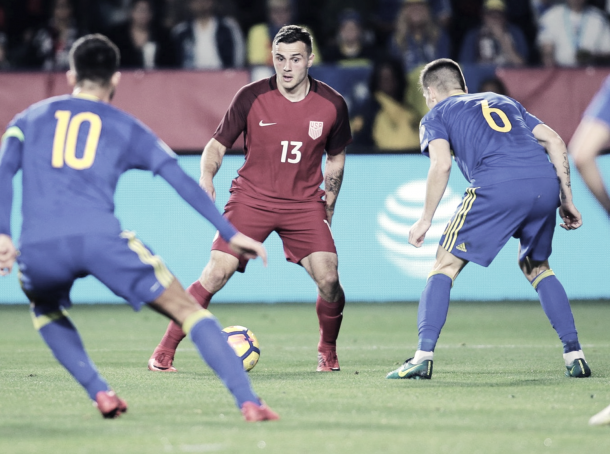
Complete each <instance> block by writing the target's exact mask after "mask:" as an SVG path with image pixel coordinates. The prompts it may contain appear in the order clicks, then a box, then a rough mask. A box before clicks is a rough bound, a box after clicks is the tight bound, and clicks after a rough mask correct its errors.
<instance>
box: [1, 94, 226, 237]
mask: <svg viewBox="0 0 610 454" xmlns="http://www.w3.org/2000/svg"><path fill="white" fill-rule="evenodd" d="M19 169H22V171H23V205H22V212H23V225H22V232H21V238H20V241H21V243H22V244H24V243H27V242H30V243H32V242H41V241H47V240H50V239H54V238H58V237H65V236H70V235H90V234H92V233H93V234H95V233H100V234H114V235H118V234H119V233H120V231H121V227H120V224H119V221H118V219H117V218H116V217H115V215H114V193H115V189H116V186H117V182H118V180H119V177H120V175H121V174H122V173H124V172H125V171H127V170H129V169H143V170H149V171H152V172H153V173H154V174H158V173H160V174H161V176H162V177H163V178H165V179H166V180H167V181H168V182H169V183H170V184H171V185H172V186H173V187H174V188H175V189H176V190H177V191H178V193H179V194H180V195H181V196H182V197H183V198H185V200H187V202H189V203H190V204H191V205H192V206H193V207H194V208H195V209H196V210H197V211H199V212H200V213H201V214H202V215H204V216H205V217H206V218H208V219H209V220H210V221H211V222H212V223H213V224H214V225H215V226H216V227H217V228H218V229H219V230H220V233H221V235H223V237H226V238H227V239H228V238H230V237H231V236H232V235H233V234H235V230H234V228H233V227H232V226H231V225H230V223H228V222H227V221H226V220H225V219H224V218H222V216H221V215H220V213H219V212H218V210H216V208H215V207H214V204H213V202H212V201H211V200H210V199H209V198H208V197H207V196H205V193H204V192H203V191H202V190H201V189H200V188H199V187H198V185H197V183H196V182H195V181H193V180H192V179H191V178H190V177H187V175H186V174H185V173H184V172H183V171H182V170H181V169H180V167H179V165H178V164H177V159H176V155H175V154H174V153H173V152H172V151H171V150H170V149H169V147H167V145H165V144H164V143H163V142H162V141H161V140H159V139H158V138H157V137H156V136H155V135H154V134H153V133H152V131H150V130H149V129H148V128H147V127H146V126H144V125H143V124H142V123H141V122H139V121H138V120H136V119H135V118H133V117H132V116H130V115H128V114H127V113H125V112H123V111H121V110H119V109H117V108H115V107H113V106H111V105H110V104H108V103H105V102H101V101H99V100H97V98H94V97H91V96H83V95H76V96H69V95H68V96H59V97H55V98H50V99H47V100H45V101H41V102H39V103H37V104H34V105H32V106H31V107H29V108H28V109H26V110H25V111H24V112H22V113H20V114H19V115H17V116H16V117H15V118H14V119H13V121H12V122H11V123H10V124H9V127H8V129H7V131H6V133H5V134H4V136H3V141H2V148H1V149H0V180H4V181H0V199H1V200H0V201H1V203H0V233H5V234H9V235H10V210H11V200H12V185H11V180H12V176H13V175H14V174H15V173H16V172H17V171H18V170H19ZM7 180H8V182H7ZM7 193H8V194H7Z"/></svg>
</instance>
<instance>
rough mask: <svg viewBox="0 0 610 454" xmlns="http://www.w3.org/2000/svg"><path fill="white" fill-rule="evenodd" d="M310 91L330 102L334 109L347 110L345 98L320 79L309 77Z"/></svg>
mask: <svg viewBox="0 0 610 454" xmlns="http://www.w3.org/2000/svg"><path fill="white" fill-rule="evenodd" d="M310 82H311V91H312V92H314V93H316V94H317V95H318V96H320V97H322V98H324V99H325V100H327V101H329V102H330V103H332V105H333V106H334V107H335V109H336V110H337V111H339V112H343V111H346V110H347V103H346V102H345V98H343V96H342V95H341V93H339V92H338V91H337V90H335V89H334V88H332V87H331V86H330V85H328V84H326V83H324V82H322V81H321V80H317V79H314V78H313V77H310Z"/></svg>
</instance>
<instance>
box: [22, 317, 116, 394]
mask: <svg viewBox="0 0 610 454" xmlns="http://www.w3.org/2000/svg"><path fill="white" fill-rule="evenodd" d="M32 319H33V321H34V327H35V328H36V329H37V330H38V332H39V333H40V335H41V337H42V339H43V340H44V341H45V343H46V344H47V345H48V346H49V348H50V349H51V351H52V352H53V355H54V356H55V358H56V359H57V361H59V363H60V364H61V365H62V366H64V367H65V368H66V370H67V371H68V372H70V374H71V375H72V376H73V377H74V379H75V380H76V381H77V382H78V383H80V385H81V386H82V387H83V388H85V391H87V394H89V397H90V398H91V400H93V401H95V396H96V395H97V393H98V392H100V391H109V390H110V387H109V386H108V383H106V381H105V380H104V379H103V378H102V377H101V376H100V374H99V373H98V371H97V369H96V368H95V365H94V364H93V362H91V359H90V358H89V356H88V355H87V352H86V351H85V347H84V345H83V342H82V340H81V338H80V336H79V334H78V331H77V330H76V327H75V326H74V325H73V324H72V322H71V321H70V319H69V318H68V316H67V313H66V312H64V311H62V310H60V309H58V310H57V311H53V312H48V311H47V312H45V311H44V309H39V308H37V307H34V309H33V310H32Z"/></svg>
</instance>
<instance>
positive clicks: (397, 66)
mask: <svg viewBox="0 0 610 454" xmlns="http://www.w3.org/2000/svg"><path fill="white" fill-rule="evenodd" d="M406 88H407V79H406V77H405V73H404V70H403V68H402V62H401V61H400V60H397V59H384V60H381V61H379V62H378V63H377V64H376V65H375V67H374V68H373V72H372V74H371V79H370V81H369V100H368V101H367V102H366V103H365V104H364V105H363V106H362V108H361V109H360V112H359V113H358V114H357V115H355V117H354V118H353V119H352V122H351V126H352V131H353V133H354V144H357V145H364V146H371V147H375V148H376V149H377V150H379V151H404V150H410V149H416V148H418V147H419V128H418V124H419V120H420V117H419V116H418V115H417V114H416V113H415V112H414V111H413V110H412V109H411V108H410V107H409V106H408V105H406V104H405V103H404V97H405V92H406Z"/></svg>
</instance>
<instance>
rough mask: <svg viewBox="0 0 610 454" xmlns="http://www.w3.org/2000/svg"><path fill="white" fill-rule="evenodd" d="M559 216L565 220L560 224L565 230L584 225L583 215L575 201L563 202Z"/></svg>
mask: <svg viewBox="0 0 610 454" xmlns="http://www.w3.org/2000/svg"><path fill="white" fill-rule="evenodd" d="M559 216H561V219H563V222H564V223H563V224H559V226H560V227H561V228H563V229H565V230H576V229H577V228H578V227H580V226H581V225H582V215H581V214H580V213H579V212H578V210H577V209H576V207H575V206H574V204H573V203H562V204H561V206H560V207H559Z"/></svg>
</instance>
